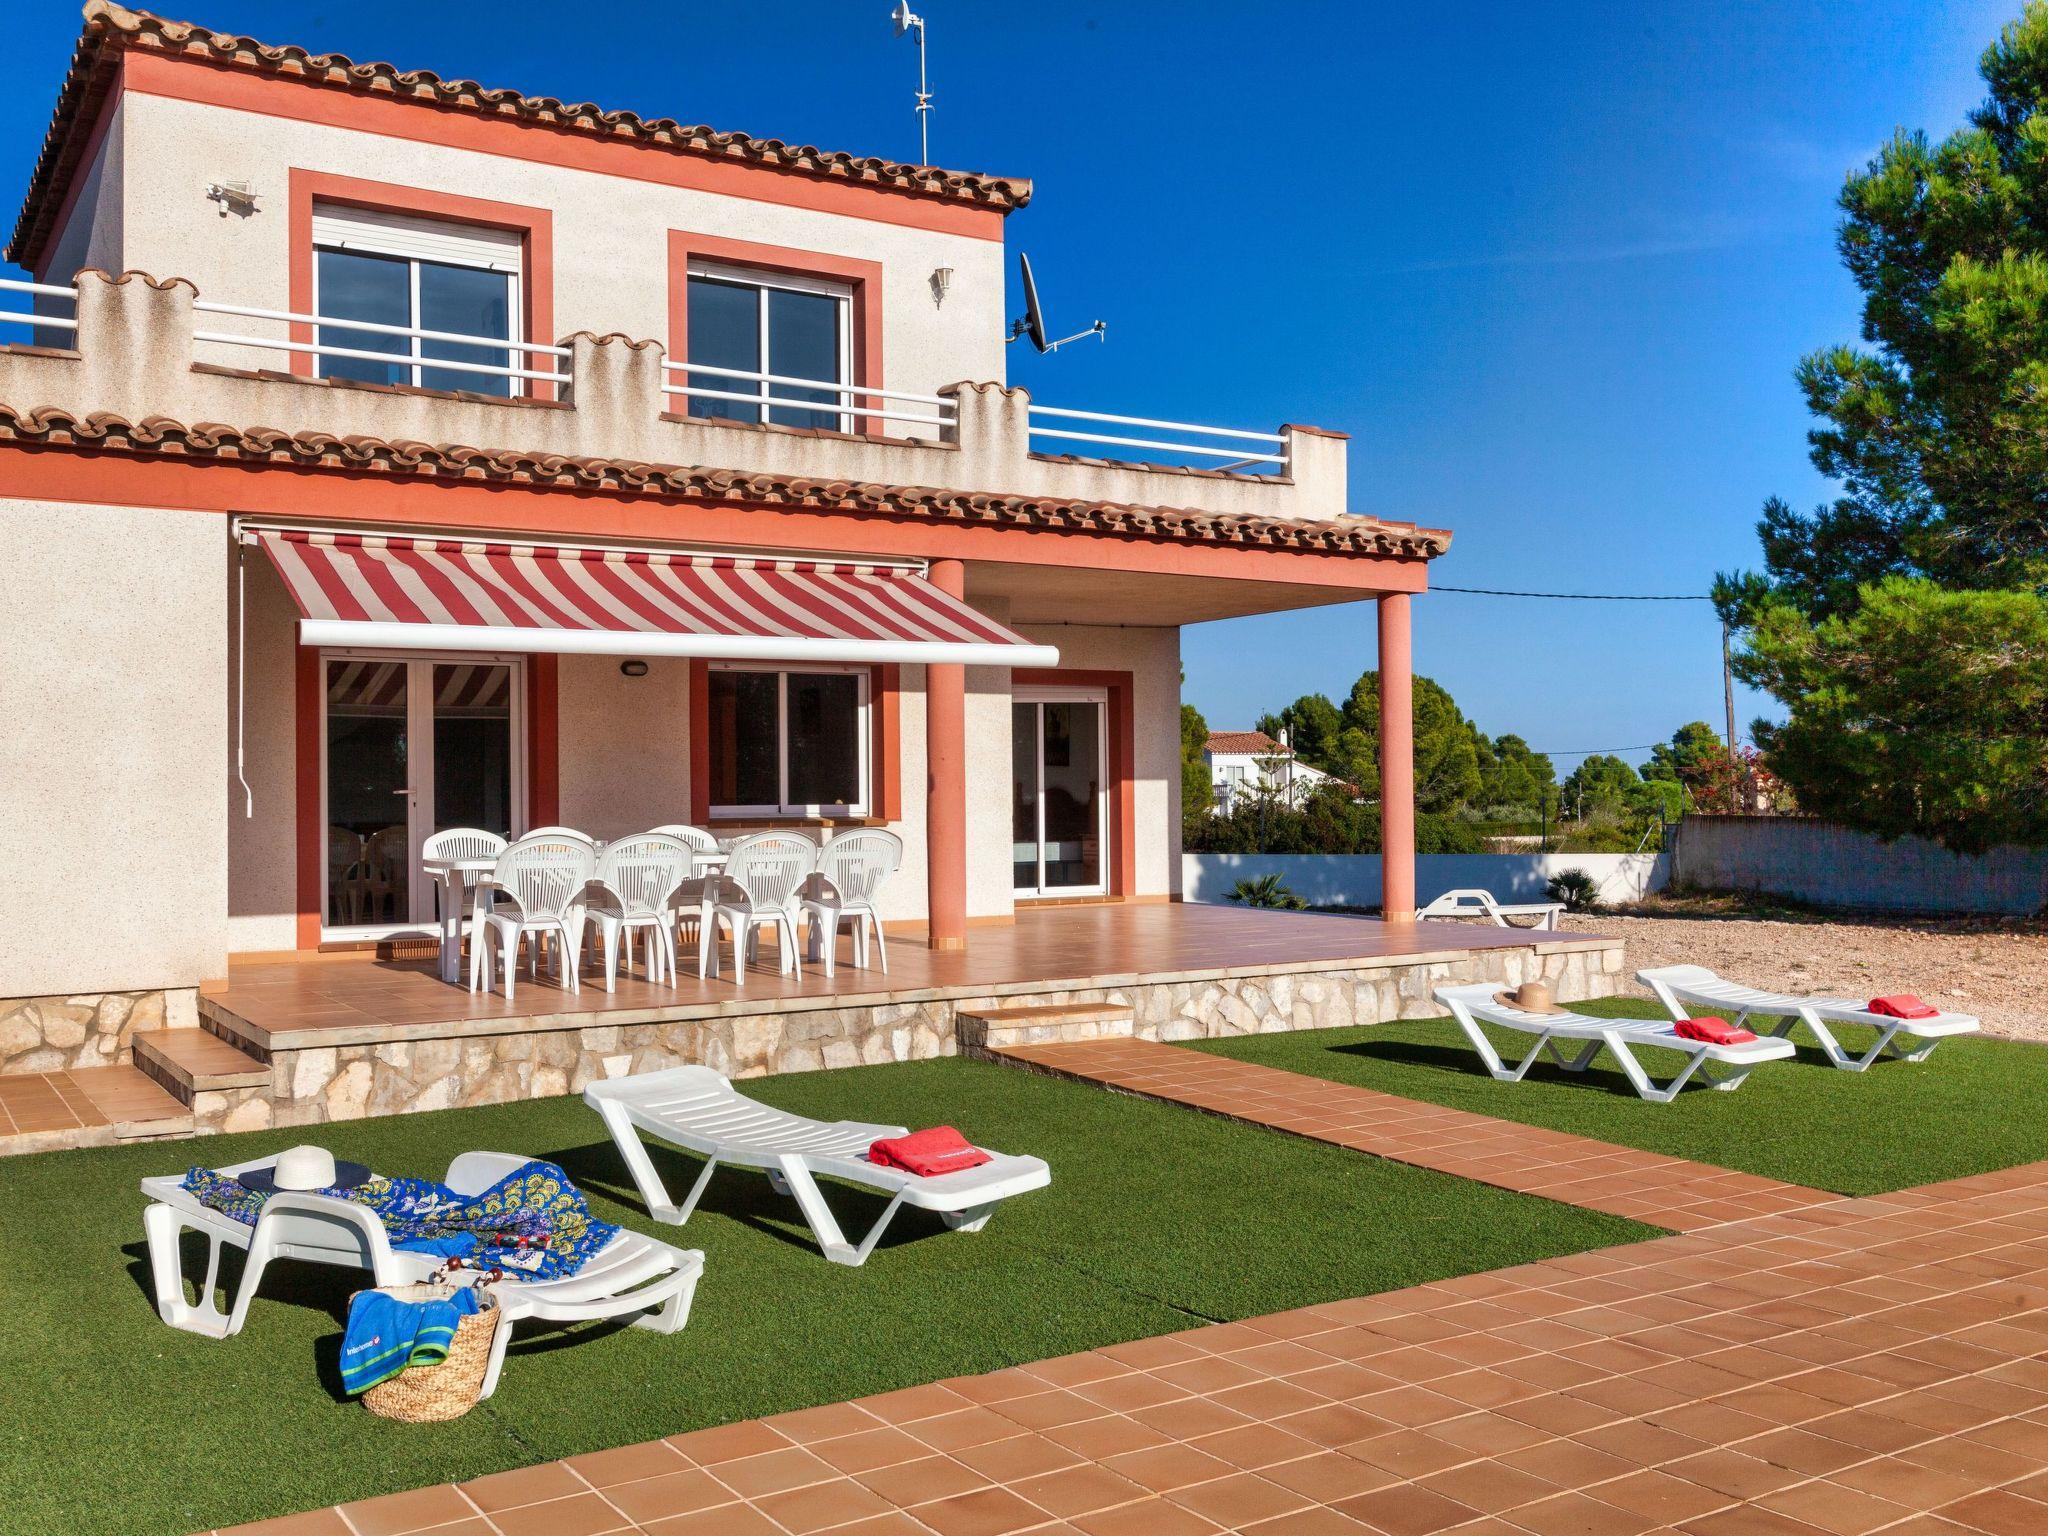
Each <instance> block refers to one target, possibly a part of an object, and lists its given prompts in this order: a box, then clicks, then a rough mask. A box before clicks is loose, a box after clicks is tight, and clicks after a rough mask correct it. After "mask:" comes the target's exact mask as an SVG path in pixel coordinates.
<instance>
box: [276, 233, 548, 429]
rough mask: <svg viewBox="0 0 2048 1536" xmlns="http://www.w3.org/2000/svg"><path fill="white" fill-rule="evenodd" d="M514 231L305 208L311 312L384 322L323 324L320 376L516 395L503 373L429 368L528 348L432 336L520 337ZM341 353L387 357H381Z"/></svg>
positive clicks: (515, 361)
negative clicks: (309, 219) (385, 357)
mask: <svg viewBox="0 0 2048 1536" xmlns="http://www.w3.org/2000/svg"><path fill="white" fill-rule="evenodd" d="M521 253H522V247H521V241H520V236H519V235H518V234H517V233H516V232H514V231H512V230H503V229H491V228H487V227H485V226H482V225H475V224H449V223H440V222H437V221H435V220H432V219H422V218H415V217H412V216H411V215H408V214H400V213H385V212H382V211H380V210H377V209H368V208H349V207H343V206H341V205H338V204H324V203H316V204H315V205H314V208H313V256H314V290H313V313H315V314H316V315H319V316H321V317H323V318H325V319H332V320H362V321H368V322H370V323H371V324H374V325H377V326H381V327H390V328H391V329H389V330H377V331H365V330H357V329H354V328H353V327H346V326H332V325H323V326H320V327H319V328H318V331H317V334H316V336H315V345H317V346H319V347H321V348H323V349H326V348H332V349H334V350H333V351H327V350H323V351H322V352H321V354H320V358H319V374H320V377H322V378H327V379H361V380H363V381H365V382H367V383H372V384H409V385H414V386H417V387H419V388H423V389H462V390H469V391H471V392H472V393H476V394H486V395H516V394H519V393H521V392H522V391H521V389H520V387H519V385H520V381H519V380H518V379H516V378H512V377H510V376H508V375H506V374H502V373H479V372H475V371H472V370H471V369H468V368H446V367H442V368H436V367H434V366H433V364H434V363H435V362H436V361H439V362H443V363H447V362H455V363H472V364H484V365H487V366H489V367H493V368H506V367H524V366H525V364H524V363H523V362H522V361H521V359H522V358H524V356H525V355H526V354H524V353H518V352H513V351H511V350H510V349H508V348H504V347H492V346H488V345H483V344H480V343H475V342H468V341H448V340H444V339H440V338H439V337H433V336H422V335H418V334H402V333H406V332H413V333H417V332H421V331H433V332H442V333H448V334H453V335H458V336H464V337H469V336H475V337H483V338H489V339H491V340H503V341H521V340H524V339H525V338H523V337H522V336H521V335H520V334H519V316H520V313H521V307H522V306H521V297H520V287H519V285H520V279H521V272H520V265H521V262H520V257H521ZM344 349H345V351H346V352H349V353H359V352H369V353H387V352H388V353H390V354H391V355H392V356H393V357H394V358H396V359H402V361H394V362H389V363H387V362H382V361H379V360H378V359H377V358H374V357H353V356H346V355H342V354H343V351H344Z"/></svg>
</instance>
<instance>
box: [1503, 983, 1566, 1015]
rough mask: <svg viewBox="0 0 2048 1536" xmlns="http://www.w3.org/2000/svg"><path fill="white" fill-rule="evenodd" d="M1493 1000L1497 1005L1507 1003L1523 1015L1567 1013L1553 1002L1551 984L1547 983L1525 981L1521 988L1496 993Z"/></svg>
mask: <svg viewBox="0 0 2048 1536" xmlns="http://www.w3.org/2000/svg"><path fill="white" fill-rule="evenodd" d="M1493 1000H1494V1001H1495V1002H1497V1003H1506V1004H1507V1005H1508V1007H1510V1008H1517V1009H1520V1010H1521V1011H1522V1012H1523V1013H1563V1012H1565V1011H1566V1010H1565V1009H1563V1008H1560V1007H1558V1006H1557V1004H1556V1002H1555V1001H1553V1000H1552V998H1551V996H1550V983H1548V982H1545V981H1525V982H1523V983H1522V984H1521V985H1520V986H1519V987H1515V988H1512V989H1510V990H1508V991H1503V992H1496V993H1494V994H1493Z"/></svg>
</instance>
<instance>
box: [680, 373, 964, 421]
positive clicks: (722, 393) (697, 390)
mask: <svg viewBox="0 0 2048 1536" xmlns="http://www.w3.org/2000/svg"><path fill="white" fill-rule="evenodd" d="M662 368H663V369H664V370H665V373H666V374H669V375H676V374H680V375H683V376H685V377H689V376H693V375H696V374H704V375H706V376H707V377H710V378H713V379H724V380H733V381H737V382H741V383H747V384H754V385H758V386H760V387H759V388H757V389H752V390H738V389H713V388H710V387H707V386H705V385H702V384H677V383H673V382H667V381H664V382H663V384H662V386H661V392H662V393H663V394H665V395H682V396H684V397H686V398H688V399H691V400H729V401H732V402H734V403H735V404H739V405H751V406H755V407H757V408H760V409H765V410H789V411H809V412H811V413H813V414H814V415H820V416H836V417H838V418H839V419H840V420H841V422H842V423H850V422H851V420H852V418H854V417H856V416H858V417H864V418H866V419H867V420H869V421H908V422H915V423H917V424H918V425H920V426H927V427H952V426H957V425H958V424H959V417H958V414H957V412H956V408H955V406H954V403H953V402H952V401H951V400H949V399H947V398H946V397H945V396H943V395H916V394H911V393H909V392H908V391H906V390H901V389H869V388H867V387H866V386H864V385H860V384H842V383H839V382H838V381H837V380H834V379H806V378H799V377H796V376H794V375H791V374H786V373H757V372H754V371H751V370H749V369H745V368H717V367H713V366H712V365H711V364H709V363H672V362H665V363H663V364H662ZM778 384H779V385H781V386H782V387H783V388H784V389H807V390H815V391H817V392H818V393H819V394H823V395H827V396H829V397H830V398H829V399H824V400H820V399H817V398H815V396H814V397H813V398H811V399H808V400H797V399H793V398H791V397H789V396H788V395H776V394H771V393H769V390H771V389H772V388H773V387H774V386H775V385H778ZM856 400H881V401H884V402H900V403H903V404H907V405H928V406H931V407H933V408H934V409H933V410H930V411H923V412H917V411H898V410H891V409H890V408H889V406H888V405H887V404H883V405H879V406H876V405H856V404H855V403H854V402H855V401H856ZM842 430H849V431H850V430H851V427H850V425H848V426H845V427H842Z"/></svg>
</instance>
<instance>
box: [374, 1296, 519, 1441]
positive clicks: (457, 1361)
mask: <svg viewBox="0 0 2048 1536" xmlns="http://www.w3.org/2000/svg"><path fill="white" fill-rule="evenodd" d="M379 1289H380V1290H382V1291H383V1292H384V1294H385V1295H387V1296H395V1297H397V1298H398V1299H399V1300H400V1301H446V1300H447V1299H448V1298H449V1297H451V1296H453V1295H454V1294H455V1292H456V1291H457V1290H458V1289H460V1287H458V1286H453V1285H443V1284H438V1283H427V1284H420V1285H386V1286H380V1287H379ZM477 1301H478V1303H479V1306H478V1310H477V1312H476V1314H475V1315H474V1316H473V1317H465V1318H464V1319H463V1320H462V1321H461V1322H460V1323H459V1324H457V1325H456V1329H455V1339H454V1342H453V1343H451V1344H450V1345H449V1346H448V1358H447V1359H446V1360H444V1361H442V1362H441V1363H440V1364H439V1365H434V1366H421V1367H418V1368H408V1369H406V1370H403V1371H400V1372H399V1373H398V1374H397V1375H396V1376H393V1377H392V1378H391V1379H390V1380H389V1381H382V1382H379V1383H378V1384H377V1385H376V1386H374V1387H372V1388H370V1390H369V1391H367V1392H365V1393H364V1394H363V1406H364V1407H365V1408H367V1409H369V1410H370V1412H372V1413H374V1414H376V1415H377V1416H378V1417H379V1418H381V1419H397V1420H399V1421H400V1422H401V1423H405V1424H435V1423H439V1422H441V1421H443V1420H445V1419H459V1418H461V1417H462V1416H463V1415H464V1414H465V1413H467V1412H469V1410H470V1409H472V1408H474V1407H475V1406H476V1405H477V1401H478V1399H479V1398H480V1397H482V1395H483V1390H484V1374H485V1372H487V1371H488V1370H489V1369H490V1364H491V1340H492V1339H493V1338H494V1337H495V1336H496V1334H497V1332H498V1305H497V1303H496V1302H495V1301H494V1300H492V1299H491V1297H490V1296H489V1294H488V1293H485V1294H482V1295H479V1296H478V1297H477Z"/></svg>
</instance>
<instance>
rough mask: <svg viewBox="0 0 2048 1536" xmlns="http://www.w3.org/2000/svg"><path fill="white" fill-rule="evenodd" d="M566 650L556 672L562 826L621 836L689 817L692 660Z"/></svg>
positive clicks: (608, 835)
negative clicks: (631, 669)
mask: <svg viewBox="0 0 2048 1536" xmlns="http://www.w3.org/2000/svg"><path fill="white" fill-rule="evenodd" d="M619 663H620V658H619V657H616V656H564V657H562V658H561V663H560V671H559V673H558V674H557V676H558V680H559V681H558V698H559V701H560V702H559V706H558V713H557V720H558V723H559V728H560V742H561V768H560V773H561V780H560V783H561V804H560V809H561V815H562V825H564V826H568V827H577V828H580V829H581V830H583V831H585V832H588V833H589V834H590V835H591V836H592V837H601V838H614V837H624V836H625V835H626V834H628V833H631V832H644V831H645V830H646V829H647V828H649V827H658V826H665V825H667V824H668V823H670V822H678V821H688V820H689V819H690V663H689V662H688V661H687V660H684V659H682V658H680V657H672V656H671V657H661V656H657V657H651V658H648V659H647V675H646V676H645V677H627V676H625V675H624V674H623V673H621V672H620V671H619Z"/></svg>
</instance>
